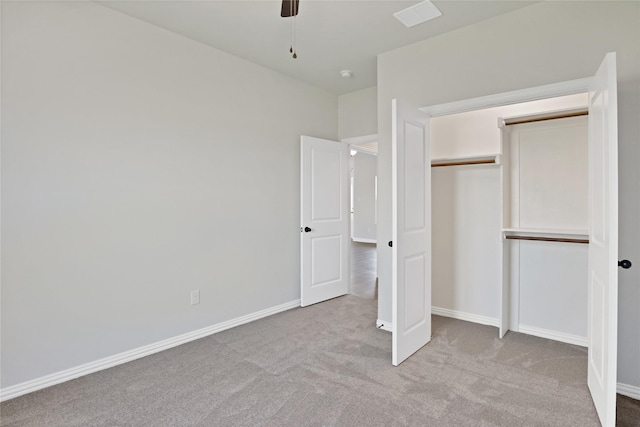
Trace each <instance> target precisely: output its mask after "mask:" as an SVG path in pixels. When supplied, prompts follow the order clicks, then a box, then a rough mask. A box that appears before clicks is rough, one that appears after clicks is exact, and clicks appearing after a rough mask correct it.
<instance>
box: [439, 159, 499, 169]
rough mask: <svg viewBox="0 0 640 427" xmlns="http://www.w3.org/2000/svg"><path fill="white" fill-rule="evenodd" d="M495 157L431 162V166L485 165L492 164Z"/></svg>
mask: <svg viewBox="0 0 640 427" xmlns="http://www.w3.org/2000/svg"><path fill="white" fill-rule="evenodd" d="M495 162H496V159H495V158H494V159H475V160H453V161H450V162H442V163H432V164H431V167H432V168H439V167H440V166H463V165H486V164H493V163H495Z"/></svg>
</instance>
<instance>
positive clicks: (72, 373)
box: [0, 299, 300, 401]
mask: <svg viewBox="0 0 640 427" xmlns="http://www.w3.org/2000/svg"><path fill="white" fill-rule="evenodd" d="M297 307H300V300H299V299H297V300H294V301H289V302H286V303H284V304H280V305H277V306H275V307H270V308H266V309H264V310H260V311H256V312H255V313H251V314H247V315H245V316H240V317H236V318H235V319H231V320H227V321H226V322H221V323H217V324H215V325H211V326H207V327H205V328H202V329H197V330H195V331H192V332H187V333H185V334H182V335H178V336H175V337H173V338H169V339H166V340H162V341H158V342H155V343H153V344H149V345H145V346H142V347H138V348H135V349H133V350H129V351H125V352H122V353H118V354H115V355H113V356H109V357H105V358H103V359H99V360H96V361H94V362H89V363H85V364H83V365H80V366H76V367H74V368H70V369H65V370H64V371H59V372H56V373H53V374H49V375H45V376H43V377H40V378H36V379H34V380H30V381H25V382H23V383H20V384H16V385H13V386H10V387H5V388H3V389H1V390H0V401H6V400H9V399H13V398H15V397H18V396H22V395H24V394H27V393H32V392H34V391H37V390H41V389H43V388H46V387H51V386H53V385H56V384H60V383H63V382H65V381H69V380H73V379H75V378H78V377H82V376H84V375H88V374H92V373H94V372H98V371H102V370H104V369H107V368H111V367H113V366H117V365H121V364H123V363H127V362H131V361H132V360H136V359H140V358H142V357H145V356H149V355H151V354H154V353H158V352H160V351H163V350H168V349H170V348H173V347H177V346H179V345H182V344H186V343H188V342H190V341H194V340H197V339H200V338H204V337H207V336H209V335H213V334H215V333H217V332H222V331H224V330H227V329H230V328H233V327H235V326H240V325H244V324H245V323H249V322H253V321H254V320H258V319H262V318H263V317H267V316H271V315H273V314H277V313H280V312H282V311H286V310H291V309H292V308H297Z"/></svg>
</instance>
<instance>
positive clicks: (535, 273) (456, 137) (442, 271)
mask: <svg viewBox="0 0 640 427" xmlns="http://www.w3.org/2000/svg"><path fill="white" fill-rule="evenodd" d="M587 102H588V100H587V96H586V94H578V95H571V96H564V97H558V98H553V99H545V100H539V101H534V102H526V103H521V104H514V105H507V106H502V107H495V108H487V109H483V110H477V111H470V112H465V113H460V114H452V115H448V116H442V117H435V118H432V119H431V122H430V124H431V127H430V135H431V156H432V158H455V157H464V156H482V155H495V154H497V153H500V140H501V131H500V128H499V127H498V119H499V118H510V117H516V116H521V115H528V114H536V113H541V112H550V111H557V110H562V109H572V108H578V107H585V106H586V104H587ZM567 121H570V122H571V123H574V124H576V123H583V124H584V127H581V130H582V131H583V133H584V135H583V134H582V133H580V138H579V140H578V141H577V143H578V147H574V146H572V147H571V148H579V149H578V151H571V154H570V155H569V158H567V156H566V155H565V156H562V155H561V154H562V153H563V152H564V151H562V150H560V151H558V152H555V149H556V148H557V147H563V146H565V145H566V144H559V145H558V144H557V142H558V141H556V140H553V141H546V143H545V144H543V143H539V144H536V146H539V147H546V151H544V152H540V153H537V154H539V155H540V156H543V157H542V163H543V166H544V163H545V162H546V163H548V162H549V160H551V161H555V162H556V163H560V164H561V165H562V167H561V168H556V169H555V174H554V173H553V172H554V169H553V168H549V169H550V171H549V173H547V174H546V175H545V176H544V177H546V178H547V179H546V180H539V181H537V183H536V185H535V187H536V188H537V191H538V192H540V191H543V193H552V192H553V191H551V190H554V191H555V190H558V189H560V188H565V189H567V191H569V193H570V194H566V193H563V194H562V199H563V200H567V199H569V200H571V198H572V197H573V198H577V199H578V201H580V202H582V201H584V203H574V205H575V207H574V206H571V207H572V208H574V209H565V211H563V213H569V214H570V216H571V222H570V225H568V224H561V225H562V226H561V227H557V226H556V227H554V226H553V225H554V224H552V223H551V222H550V221H552V220H553V218H554V217H557V216H558V215H557V214H556V215H555V216H553V215H550V212H549V209H550V208H553V207H554V206H555V207H556V208H557V207H558V206H556V205H554V204H552V205H550V206H546V208H547V210H545V211H543V212H536V213H537V215H535V218H536V219H543V220H544V221H545V224H546V228H561V229H569V228H577V229H580V230H585V229H586V228H587V226H586V222H585V221H586V218H583V215H582V214H583V213H584V212H586V211H587V208H586V206H582V205H583V204H586V186H587V181H586V176H585V177H584V179H582V178H583V175H584V173H586V146H587V144H586V143H587V140H586V118H585V117H576V118H570V119H564V120H563V121H552V122H539V123H533V124H529V125H520V126H519V127H517V128H521V127H523V126H525V127H529V128H530V127H535V128H540V127H545V128H546V127H549V126H550V124H552V123H555V124H554V125H552V126H556V127H557V126H560V125H562V128H563V129H564V127H565V126H566V124H567ZM510 128H511V129H513V128H514V127H513V126H511V127H510ZM512 132H513V131H512ZM536 135H539V133H536ZM536 142H540V141H536ZM560 142H565V143H566V142H567V141H565V140H564V139H563V140H562V141H560ZM514 143H516V142H514ZM547 144H548V145H549V146H547ZM522 151H523V150H520V153H522ZM565 151H566V150H565ZM577 154H585V156H583V157H584V158H582V157H581V156H578V155H577ZM521 157H522V156H518V157H515V156H514V159H505V158H504V156H503V158H502V163H503V165H478V166H455V167H437V168H433V169H432V172H431V173H432V248H433V250H432V254H433V263H432V264H433V266H432V304H433V306H434V307H437V308H440V309H445V310H451V311H454V312H457V313H458V314H465V315H472V316H481V318H484V319H483V320H484V321H491V320H492V321H493V322H495V323H496V324H497V322H498V319H499V317H500V307H501V292H502V288H501V280H502V257H501V245H502V241H501V228H502V224H500V218H501V214H502V203H503V201H502V200H501V198H502V188H501V182H500V172H501V169H502V168H505V167H506V168H508V171H507V173H512V172H509V170H511V168H515V170H518V168H519V167H520V166H519V164H520V158H521ZM527 157H530V159H529V161H528V163H526V164H527V165H530V164H531V165H533V166H532V168H534V169H535V170H532V171H531V173H532V174H533V175H532V176H533V177H534V178H535V179H539V178H540V177H539V176H538V175H539V171H540V170H541V169H540V166H541V165H540V163H541V159H540V158H538V157H535V156H533V155H532V154H531V153H529V155H528V156H527ZM576 158H578V159H580V160H583V161H582V162H579V163H578V165H577V166H579V167H578V170H572V171H570V172H569V173H567V166H568V165H573V166H574V169H575V166H576V164H575V160H576ZM534 161H537V162H538V163H532V162H534ZM536 173H537V174H538V175H535V174H536ZM558 175H562V176H561V178H562V179H559V176H558ZM527 176H528V175H527ZM571 178H573V179H574V180H578V182H576V183H573V185H572V183H571ZM521 179H522V178H521ZM558 182H563V184H565V185H563V186H560V187H559V186H558V185H557V183H558ZM567 186H568V187H567ZM540 187H542V188H540ZM514 189H515V187H514ZM519 190H520V189H519V188H518V191H519ZM577 190H581V191H577ZM547 197H548V195H547ZM531 198H532V197H525V196H524V195H522V194H518V192H516V193H514V195H513V196H512V198H511V200H505V201H504V203H507V204H510V203H512V202H513V201H518V202H520V203H524V202H526V201H529V200H530V199H531ZM538 199H539V197H538V198H536V200H538ZM583 199H584V200H583ZM518 207H519V205H518ZM535 207H536V209H539V208H540V206H539V205H535ZM510 210H511V212H513V213H514V217H516V218H517V220H518V221H519V220H520V216H521V211H522V218H523V219H526V218H529V217H531V215H532V214H531V212H528V211H527V210H526V209H510ZM561 216H562V215H561ZM576 218H581V219H584V220H583V221H581V222H580V223H576V221H575V219H576ZM555 219H556V220H557V219H558V218H555ZM506 222H507V224H505V226H507V227H512V226H516V224H515V222H514V221H513V220H509V219H507V220H506ZM517 225H518V226H520V227H530V228H531V227H532V225H531V224H524V223H519V224H517ZM555 225H557V224H555ZM538 228H540V227H538ZM536 243H538V242H536ZM536 243H533V244H531V245H530V243H529V242H526V243H525V242H523V243H522V245H523V246H524V249H523V250H522V251H521V252H520V255H519V256H518V257H515V258H514V259H513V260H512V262H514V263H516V264H517V265H518V266H519V265H520V263H521V262H522V263H524V264H523V266H522V268H521V269H517V270H515V271H520V274H518V275H517V276H516V277H514V280H513V283H512V285H513V286H515V287H517V288H518V289H520V288H522V292H520V298H519V300H518V301H517V303H516V306H515V313H517V312H518V308H521V312H522V314H523V315H524V317H522V316H521V317H522V322H521V323H522V324H523V325H526V326H529V327H537V328H539V329H540V328H542V329H548V330H551V331H555V332H559V333H567V334H572V335H579V336H581V337H585V336H586V309H587V303H586V296H587V295H586V279H584V276H585V274H586V271H587V267H586V261H587V258H586V252H585V251H584V250H585V248H584V247H580V246H581V245H575V244H568V247H564V246H565V245H560V246H562V247H561V248H554V245H555V244H554V243H542V244H536ZM511 245H512V246H514V245H520V243H519V242H517V241H511ZM540 246H542V249H541V250H538V251H537V252H535V251H533V250H527V249H529V248H530V247H532V248H533V249H536V248H539V247H540ZM545 248H546V249H547V250H548V251H553V253H554V254H555V255H556V258H553V257H549V256H548V255H546V254H545V252H544V249H545ZM538 253H539V254H538ZM558 256H559V257H560V258H558ZM549 258H552V260H553V261H554V263H553V265H554V268H552V267H551V266H550V265H549V264H548V260H549ZM565 261H566V262H565ZM580 262H582V264H580ZM583 264H584V265H583ZM576 265H577V267H576ZM525 270H527V271H526V272H525ZM542 270H544V271H542ZM560 286H562V287H563V288H562V289H560ZM556 294H557V295H556ZM514 295H518V292H515V293H514ZM554 295H556V299H555V300H554V305H553V307H552V306H551V305H548V306H546V307H547V308H549V309H548V310H546V311H545V313H546V315H545V317H544V318H542V316H541V315H540V313H542V312H543V311H541V310H540V309H541V308H545V305H544V303H545V301H546V300H548V299H550V298H553V297H554ZM583 300H584V301H583ZM562 305H564V306H565V308H564V309H562V308H561V306H562ZM476 318H478V317H476ZM513 320H514V321H515V323H514V324H513V325H512V327H511V329H512V330H515V331H517V330H518V328H519V322H518V316H517V315H516V316H513Z"/></svg>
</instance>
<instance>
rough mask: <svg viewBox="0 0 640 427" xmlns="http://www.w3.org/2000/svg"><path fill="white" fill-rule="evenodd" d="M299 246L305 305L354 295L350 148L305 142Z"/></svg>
mask: <svg viewBox="0 0 640 427" xmlns="http://www.w3.org/2000/svg"><path fill="white" fill-rule="evenodd" d="M300 146H301V165H300V171H301V187H300V191H301V195H300V203H301V208H300V211H301V212H300V215H301V222H302V223H301V228H300V248H301V266H300V272H301V282H300V283H301V285H300V299H301V304H300V305H302V306H303V307H304V306H307V305H310V304H315V303H317V302H321V301H325V300H328V299H330V298H335V297H338V296H340V295H344V294H346V293H347V292H348V291H349V240H348V233H349V216H348V212H349V211H348V209H349V205H348V203H349V200H348V197H349V190H348V177H349V165H348V147H347V145H346V144H342V143H339V142H335V141H327V140H323V139H319V138H312V137H308V136H302V138H301V143H300Z"/></svg>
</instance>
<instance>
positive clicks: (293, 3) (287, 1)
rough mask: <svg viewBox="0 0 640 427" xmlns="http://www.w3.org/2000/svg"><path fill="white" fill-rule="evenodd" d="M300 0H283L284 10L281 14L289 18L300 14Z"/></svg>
mask: <svg viewBox="0 0 640 427" xmlns="http://www.w3.org/2000/svg"><path fill="white" fill-rule="evenodd" d="M299 1H300V0H282V10H281V11H280V16H282V17H283V18H288V17H290V16H296V15H297V14H298V2H299Z"/></svg>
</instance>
